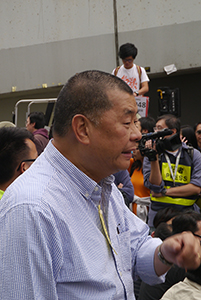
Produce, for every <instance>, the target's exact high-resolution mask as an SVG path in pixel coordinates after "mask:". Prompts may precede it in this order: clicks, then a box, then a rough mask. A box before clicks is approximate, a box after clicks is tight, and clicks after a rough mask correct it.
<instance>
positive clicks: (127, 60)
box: [122, 58, 133, 63]
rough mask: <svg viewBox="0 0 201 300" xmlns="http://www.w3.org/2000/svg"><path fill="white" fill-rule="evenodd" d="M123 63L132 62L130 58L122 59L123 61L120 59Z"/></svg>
mask: <svg viewBox="0 0 201 300" xmlns="http://www.w3.org/2000/svg"><path fill="white" fill-rule="evenodd" d="M122 60H123V61H124V62H129V63H131V62H133V59H132V58H128V59H127V58H124V59H122Z"/></svg>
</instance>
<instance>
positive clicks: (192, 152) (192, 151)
mask: <svg viewBox="0 0 201 300" xmlns="http://www.w3.org/2000/svg"><path fill="white" fill-rule="evenodd" d="M187 153H188V155H189V156H190V158H191V160H193V155H194V148H193V147H192V146H189V145H188V149H187Z"/></svg>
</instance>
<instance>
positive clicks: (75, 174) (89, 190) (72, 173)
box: [44, 141, 114, 200]
mask: <svg viewBox="0 0 201 300" xmlns="http://www.w3.org/2000/svg"><path fill="white" fill-rule="evenodd" d="M44 156H45V157H46V159H47V160H48V161H49V162H50V164H51V165H52V166H53V167H54V168H56V169H57V171H59V172H61V173H62V174H63V175H64V176H65V177H70V178H71V180H72V182H74V183H75V185H76V189H77V190H79V192H80V193H81V194H82V195H83V197H85V198H86V199H87V200H88V199H90V198H91V196H92V194H93V193H94V192H95V193H97V194H101V190H102V186H103V185H105V184H106V185H111V184H112V183H113V182H114V176H113V175H110V176H107V177H105V178H103V179H102V180H101V181H100V182H99V183H97V182H95V181H94V180H93V179H91V178H90V177H88V176H87V175H86V174H85V173H83V172H82V171H81V170H80V169H78V168H77V167H76V166H75V165H74V164H73V163H71V162H70V161H69V160H68V159H67V158H66V157H65V156H63V155H62V154H61V152H59V151H58V150H57V149H56V148H55V147H54V145H53V144H52V141H50V142H49V144H48V145H47V147H46V151H45V152H44Z"/></svg>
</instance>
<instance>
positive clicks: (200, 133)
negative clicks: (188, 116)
mask: <svg viewBox="0 0 201 300" xmlns="http://www.w3.org/2000/svg"><path fill="white" fill-rule="evenodd" d="M194 131H195V136H196V139H197V144H198V150H199V151H201V122H198V123H196V124H195V126H194Z"/></svg>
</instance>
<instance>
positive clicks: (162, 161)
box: [143, 115, 201, 230]
mask: <svg viewBox="0 0 201 300" xmlns="http://www.w3.org/2000/svg"><path fill="white" fill-rule="evenodd" d="M165 128H168V129H171V130H172V132H173V133H172V135H173V134H179V133H180V120H179V119H178V118H176V117H175V116H173V115H162V116H160V117H159V118H158V119H157V121H156V127H155V128H154V129H155V131H160V130H162V129H165ZM169 137H170V135H169V136H166V137H165V138H166V139H168V138H169ZM148 143H150V144H152V141H148ZM148 147H149V148H151V149H152V150H153V149H156V147H155V145H153V146H148ZM155 153H156V155H155V157H154V159H153V157H152V159H151V161H149V158H148V157H145V159H144V162H143V173H144V185H145V186H146V187H147V188H149V189H150V190H151V193H150V196H151V205H150V209H149V215H148V218H149V219H148V225H149V227H150V228H151V230H152V229H153V219H154V216H155V215H156V213H157V211H159V210H160V209H163V208H165V207H167V206H173V207H174V208H175V209H178V210H179V211H182V210H185V209H189V208H192V209H193V204H194V203H195V201H196V199H197V198H198V195H199V194H200V192H201V153H200V152H199V151H198V150H196V149H193V155H192V157H191V156H190V154H189V151H188V146H187V145H186V144H185V143H182V146H181V147H178V148H177V149H176V150H175V149H174V151H167V150H164V153H162V154H160V155H158V154H157V152H155Z"/></svg>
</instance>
